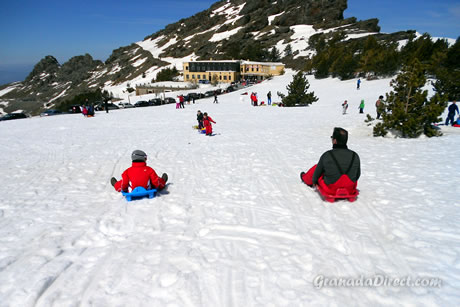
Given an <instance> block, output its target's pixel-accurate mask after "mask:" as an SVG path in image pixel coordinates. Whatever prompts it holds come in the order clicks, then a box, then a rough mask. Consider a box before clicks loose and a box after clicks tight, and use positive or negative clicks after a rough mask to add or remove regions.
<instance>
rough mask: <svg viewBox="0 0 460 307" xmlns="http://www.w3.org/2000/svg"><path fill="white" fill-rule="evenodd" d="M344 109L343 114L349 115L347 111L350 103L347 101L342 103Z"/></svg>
mask: <svg viewBox="0 0 460 307" xmlns="http://www.w3.org/2000/svg"><path fill="white" fill-rule="evenodd" d="M342 109H343V110H342V112H343V113H342V114H344V115H345V114H347V110H348V101H346V100H345V101H344V102H343V103H342Z"/></svg>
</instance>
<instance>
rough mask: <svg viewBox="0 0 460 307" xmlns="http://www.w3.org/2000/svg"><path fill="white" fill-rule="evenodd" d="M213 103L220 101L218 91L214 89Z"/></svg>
mask: <svg viewBox="0 0 460 307" xmlns="http://www.w3.org/2000/svg"><path fill="white" fill-rule="evenodd" d="M213 103H219V101H217V91H214V102H213Z"/></svg>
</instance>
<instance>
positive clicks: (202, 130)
mask: <svg viewBox="0 0 460 307" xmlns="http://www.w3.org/2000/svg"><path fill="white" fill-rule="evenodd" d="M198 132H200V133H201V134H206V128H203V129H201V130H198Z"/></svg>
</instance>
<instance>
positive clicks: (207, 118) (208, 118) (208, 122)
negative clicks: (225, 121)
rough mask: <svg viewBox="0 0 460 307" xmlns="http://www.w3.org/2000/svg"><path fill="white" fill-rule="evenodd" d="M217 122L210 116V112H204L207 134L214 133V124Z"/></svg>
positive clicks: (204, 124)
mask: <svg viewBox="0 0 460 307" xmlns="http://www.w3.org/2000/svg"><path fill="white" fill-rule="evenodd" d="M211 123H214V124H216V122H215V121H213V120H212V118H211V116H208V113H206V112H205V113H204V114H203V126H204V127H205V128H206V135H211V134H212V124H211Z"/></svg>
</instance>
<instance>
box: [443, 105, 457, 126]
mask: <svg viewBox="0 0 460 307" xmlns="http://www.w3.org/2000/svg"><path fill="white" fill-rule="evenodd" d="M448 110H449V114H447V118H446V126H447V125H449V122H450V124H451V125H452V126H453V125H454V118H455V112H457V114H460V112H459V111H458V106H457V104H456V102H455V101H453V102H452V104H451V105H450V106H449V108H448Z"/></svg>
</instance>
